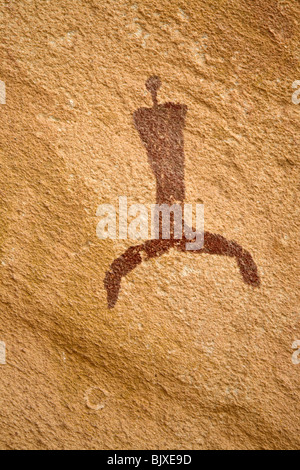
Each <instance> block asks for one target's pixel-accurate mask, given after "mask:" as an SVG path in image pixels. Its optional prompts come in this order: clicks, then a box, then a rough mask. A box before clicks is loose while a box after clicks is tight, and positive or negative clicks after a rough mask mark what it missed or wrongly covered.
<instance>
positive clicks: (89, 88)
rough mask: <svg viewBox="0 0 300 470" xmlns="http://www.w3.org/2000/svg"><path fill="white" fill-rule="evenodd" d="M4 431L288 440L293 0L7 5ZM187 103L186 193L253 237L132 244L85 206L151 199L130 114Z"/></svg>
mask: <svg viewBox="0 0 300 470" xmlns="http://www.w3.org/2000/svg"><path fill="white" fill-rule="evenodd" d="M0 15H1V32H2V41H1V43H2V44H1V49H0V57H1V61H0V80H1V81H3V82H4V83H5V85H6V104H1V105H0V113H1V129H0V139H1V140H0V200H1V206H0V269H1V283H0V311H1V322H0V341H3V342H5V345H6V364H5V365H0V422H1V433H0V447H1V449H76V448H84V449H299V447H300V437H299V436H300V422H299V416H300V405H299V380H300V364H297V360H295V355H294V361H292V355H293V353H294V352H295V351H294V350H293V349H292V345H293V343H294V342H295V341H299V340H300V306H299V294H298V276H299V244H298V239H299V199H298V195H299V134H300V121H299V118H300V104H299V105H296V104H295V103H293V102H292V94H293V93H294V92H295V90H294V89H293V88H292V85H293V83H294V82H295V81H296V80H300V48H299V47H300V46H299V43H300V42H299V40H300V30H299V25H300V19H299V18H300V4H299V2H297V1H294V0H285V1H275V0H268V1H266V0H252V1H251V2H247V1H244V0H231V1H230V0H218V1H217V2H212V1H210V0H202V1H200V0H197V1H196V0H189V1H182V0H168V1H167V0H160V1H153V0H118V1H115V0H101V1H100V0H78V1H76V2H74V1H71V0H55V1H49V0H35V1H34V0H22V1H21V2H19V1H12V0H11V1H9V0H4V1H3V2H2V4H1V6H0ZM152 75H158V76H159V77H160V78H161V81H162V87H161V89H160V92H159V99H160V100H161V102H166V101H174V102H178V103H184V104H185V105H186V106H187V107H188V112H187V116H186V126H185V130H184V136H185V158H186V161H185V184H186V200H187V201H189V202H191V203H202V202H203V203H204V206H205V229H206V230H209V231H211V232H214V233H220V234H222V235H223V236H224V237H227V238H228V239H230V240H235V241H236V242H237V243H239V244H240V245H242V246H243V247H244V248H245V249H246V250H248V251H249V252H251V254H252V256H253V258H254V259H255V262H256V264H257V267H258V272H259V275H260V279H261V285H260V287H259V288H257V287H252V286H249V285H246V284H244V283H243V281H242V279H241V276H240V274H239V270H238V267H237V265H236V262H235V260H234V259H232V258H228V257H226V258H225V257H219V256H210V255H207V254H203V255H201V256H199V257H195V256H194V255H193V254H186V253H184V254H182V253H180V252H178V251H176V250H173V249H172V250H170V252H169V253H168V254H166V255H165V256H162V257H160V258H158V259H151V260H149V261H147V262H146V263H142V264H140V265H139V266H138V267H137V268H136V269H135V270H134V271H132V272H130V273H129V274H128V275H127V276H126V278H124V279H123V282H122V289H121V291H120V294H119V299H118V302H117V303H116V305H115V307H114V308H113V309H108V307H107V300H106V292H105V289H104V286H103V280H104V277H105V273H106V271H107V270H108V269H109V266H110V265H111V263H112V262H113V260H114V259H115V258H117V257H118V256H120V255H121V254H122V253H123V252H124V251H125V250H126V249H127V248H129V247H130V246H131V245H132V244H133V243H132V241H130V240H115V241H113V240H109V239H108V240H99V238H97V236H96V227H97V223H98V218H97V217H96V211H97V207H98V205H99V204H101V203H109V204H117V202H118V197H119V196H121V195H122V196H127V197H128V202H129V203H131V204H132V203H143V204H145V205H146V206H147V207H150V205H151V204H152V203H154V202H155V180H154V176H153V173H152V172H151V170H150V168H149V164H148V161H147V155H146V152H145V148H144V147H143V145H142V143H141V140H140V138H139V135H138V133H137V131H136V129H135V127H134V124H133V118H132V116H133V113H134V112H135V111H136V110H137V109H138V108H140V107H143V106H144V107H145V106H146V107H147V106H151V97H150V96H149V93H147V91H146V89H145V81H146V80H147V79H148V78H149V77H150V76H152Z"/></svg>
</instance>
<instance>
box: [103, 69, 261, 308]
mask: <svg viewBox="0 0 300 470" xmlns="http://www.w3.org/2000/svg"><path fill="white" fill-rule="evenodd" d="M160 86H161V82H160V79H159V78H158V77H156V76H153V77H150V78H149V79H148V80H147V82H146V88H147V90H148V91H149V92H150V93H151V95H152V100H153V107H152V108H140V109H138V110H137V111H136V112H135V113H134V116H133V117H134V124H135V127H136V129H137V131H138V132H139V135H140V138H141V140H142V142H143V144H144V146H145V148H146V150H147V155H148V160H149V164H150V166H151V169H152V171H153V173H154V176H155V178H156V203H157V204H168V205H172V204H174V203H177V204H183V203H184V199H185V183H184V138H183V129H184V124H185V117H186V114H187V106H185V105H183V104H175V103H164V104H158V101H157V92H158V89H159V88H160ZM187 242H190V240H187V238H186V237H185V235H184V234H183V236H182V238H181V239H175V238H174V237H172V236H171V237H170V239H167V240H166V239H163V238H162V236H161V233H160V236H159V238H158V239H153V240H149V241H146V242H145V243H143V244H141V245H137V246H133V247H130V248H129V249H128V250H127V251H126V252H125V253H124V254H123V255H121V256H120V257H119V258H117V259H116V260H115V261H114V262H113V263H112V265H111V266H110V269H109V271H108V272H107V273H106V276H105V280H104V286H105V288H106V291H107V301H108V307H109V308H113V307H114V306H115V304H116V302H117V300H118V296H119V291H120V287H121V280H122V278H123V277H124V276H126V275H127V274H128V273H129V272H130V271H132V270H133V269H134V268H135V267H137V266H138V265H139V264H141V263H142V262H143V260H144V261H147V260H148V259H151V258H154V257H158V256H162V255H163V254H165V253H167V252H168V251H169V250H170V249H171V248H176V249H177V250H179V251H182V252H185V251H186V244H187ZM193 252H194V253H195V254H203V253H205V254H212V255H223V256H230V257H234V258H235V259H236V261H237V264H238V267H239V269H240V273H241V275H242V278H243V281H244V282H245V283H246V284H250V285H252V286H254V287H257V286H259V285H260V279H259V276H258V272H257V267H256V264H255V262H254V260H253V258H252V256H251V255H250V253H249V252H248V251H246V250H244V249H243V248H242V247H241V246H240V245H238V244H237V243H236V242H234V241H230V240H227V239H226V238H224V237H223V236H222V235H218V234H212V233H210V232H204V245H203V247H202V248H201V249H195V250H194V251H189V253H193Z"/></svg>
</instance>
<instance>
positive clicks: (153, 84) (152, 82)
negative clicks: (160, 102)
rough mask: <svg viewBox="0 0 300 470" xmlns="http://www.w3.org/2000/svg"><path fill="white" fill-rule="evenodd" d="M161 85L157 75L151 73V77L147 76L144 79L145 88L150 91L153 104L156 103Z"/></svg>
mask: <svg viewBox="0 0 300 470" xmlns="http://www.w3.org/2000/svg"><path fill="white" fill-rule="evenodd" d="M160 87H161V81H160V78H159V77H158V76H157V75H152V77H150V78H148V80H147V81H146V88H147V90H148V91H149V92H150V93H151V95H152V99H153V103H154V106H156V105H157V92H158V90H159V89H160Z"/></svg>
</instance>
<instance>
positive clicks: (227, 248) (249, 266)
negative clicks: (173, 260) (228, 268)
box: [178, 232, 260, 287]
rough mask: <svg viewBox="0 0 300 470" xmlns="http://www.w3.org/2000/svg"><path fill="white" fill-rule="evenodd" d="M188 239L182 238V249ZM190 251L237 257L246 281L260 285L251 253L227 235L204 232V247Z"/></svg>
mask: <svg viewBox="0 0 300 470" xmlns="http://www.w3.org/2000/svg"><path fill="white" fill-rule="evenodd" d="M186 241H187V240H181V243H180V245H178V248H179V249H180V250H181V251H186V248H185V244H186ZM189 242H190V240H189ZM189 253H207V254H211V255H221V256H230V257H235V258H236V261H237V264H238V267H239V269H240V273H241V275H242V277H243V280H244V282H245V283H246V284H250V285H252V286H255V287H257V286H259V285H260V278H259V275H258V271H257V266H256V264H255V262H254V260H253V258H252V256H251V254H250V253H249V252H248V251H246V250H244V248H243V247H242V246H240V245H239V244H238V243H236V242H234V241H231V240H227V239H226V238H225V237H222V235H218V234H214V233H210V232H204V246H203V248H201V249H200V250H189Z"/></svg>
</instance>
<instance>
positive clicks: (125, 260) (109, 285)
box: [104, 240, 181, 309]
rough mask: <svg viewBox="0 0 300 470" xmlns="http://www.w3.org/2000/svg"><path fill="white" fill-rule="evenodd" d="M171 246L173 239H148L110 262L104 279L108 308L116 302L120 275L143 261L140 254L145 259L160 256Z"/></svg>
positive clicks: (124, 274)
mask: <svg viewBox="0 0 300 470" xmlns="http://www.w3.org/2000/svg"><path fill="white" fill-rule="evenodd" d="M180 241H181V240H180ZM172 246H174V240H149V241H147V242H146V243H143V244H142V245H138V246H132V247H130V248H128V250H126V251H125V253H124V254H123V255H121V256H120V257H119V258H117V259H116V260H115V261H114V262H113V263H112V264H111V266H110V269H109V271H107V273H106V275H105V279H104V287H105V289H106V291H107V303H108V308H110V309H111V308H113V307H114V306H115V304H116V303H117V300H118V296H119V291H120V287H121V280H122V277H124V276H126V275H127V274H128V273H130V271H132V270H133V269H134V268H136V267H137V266H138V265H139V264H141V262H142V261H143V258H142V254H144V255H146V257H145V260H147V259H150V258H154V257H157V256H162V255H163V254H164V253H167V252H168V251H169V250H170V248H171V247H172Z"/></svg>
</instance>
